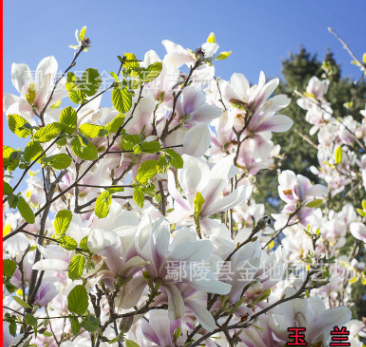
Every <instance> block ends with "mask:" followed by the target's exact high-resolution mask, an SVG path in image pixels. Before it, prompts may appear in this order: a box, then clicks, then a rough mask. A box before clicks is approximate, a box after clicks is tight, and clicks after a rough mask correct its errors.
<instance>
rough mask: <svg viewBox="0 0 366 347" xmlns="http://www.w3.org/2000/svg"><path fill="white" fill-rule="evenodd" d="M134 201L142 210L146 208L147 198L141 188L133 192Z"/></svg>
mask: <svg viewBox="0 0 366 347" xmlns="http://www.w3.org/2000/svg"><path fill="white" fill-rule="evenodd" d="M132 196H133V200H134V201H135V203H136V205H137V206H138V207H140V208H143V207H144V200H145V196H144V193H143V192H142V191H141V188H140V187H138V186H137V187H135V189H134V190H133V195H132Z"/></svg>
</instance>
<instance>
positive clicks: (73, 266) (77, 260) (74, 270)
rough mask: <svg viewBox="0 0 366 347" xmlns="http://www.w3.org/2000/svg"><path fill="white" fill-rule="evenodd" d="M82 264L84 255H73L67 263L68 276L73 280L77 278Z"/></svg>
mask: <svg viewBox="0 0 366 347" xmlns="http://www.w3.org/2000/svg"><path fill="white" fill-rule="evenodd" d="M84 266H85V257H84V256H83V255H81V254H77V255H75V257H74V258H72V259H71V262H70V265H69V278H70V279H72V280H73V281H74V280H77V279H79V278H80V277H81V275H82V274H83V271H84Z"/></svg>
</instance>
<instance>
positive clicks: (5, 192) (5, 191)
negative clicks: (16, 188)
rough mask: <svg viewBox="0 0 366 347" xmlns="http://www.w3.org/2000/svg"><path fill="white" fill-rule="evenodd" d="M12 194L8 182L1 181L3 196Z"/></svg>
mask: <svg viewBox="0 0 366 347" xmlns="http://www.w3.org/2000/svg"><path fill="white" fill-rule="evenodd" d="M12 193H13V188H12V187H11V186H10V184H9V183H8V182H5V181H3V196H4V195H9V194H12Z"/></svg>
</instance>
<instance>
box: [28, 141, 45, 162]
mask: <svg viewBox="0 0 366 347" xmlns="http://www.w3.org/2000/svg"><path fill="white" fill-rule="evenodd" d="M42 152H43V148H42V146H41V144H40V143H39V142H37V141H31V142H29V143H28V144H27V146H26V147H25V149H24V155H23V158H24V160H25V161H28V162H30V161H33V160H34V159H36V158H38V156H39V155H40V154H41V153H42Z"/></svg>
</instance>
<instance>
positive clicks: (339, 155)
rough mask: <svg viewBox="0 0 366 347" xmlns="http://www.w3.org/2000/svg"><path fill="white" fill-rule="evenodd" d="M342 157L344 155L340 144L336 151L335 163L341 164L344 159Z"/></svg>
mask: <svg viewBox="0 0 366 347" xmlns="http://www.w3.org/2000/svg"><path fill="white" fill-rule="evenodd" d="M342 157H343V151H342V147H341V146H339V147H337V149H336V150H335V152H334V159H335V163H336V164H340V163H341V161H342Z"/></svg>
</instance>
